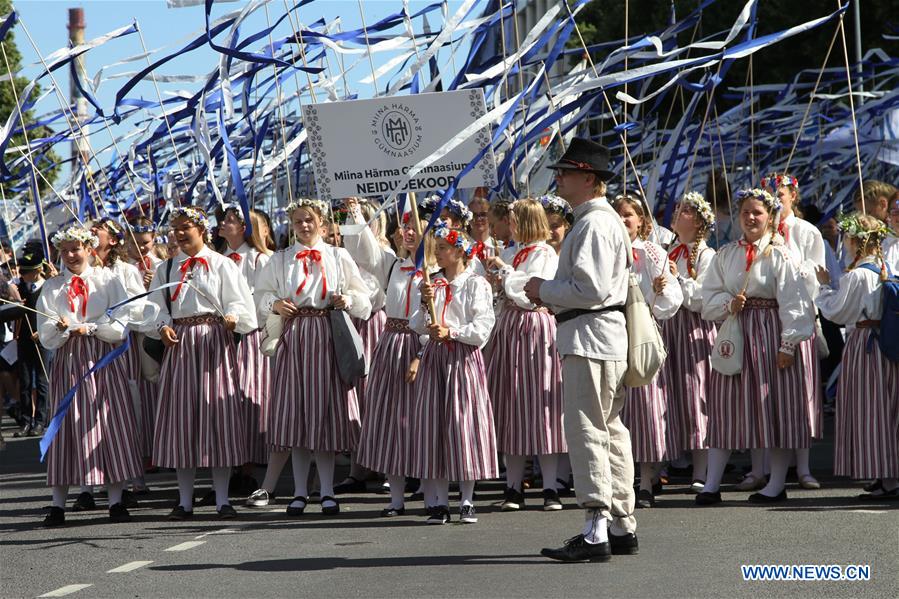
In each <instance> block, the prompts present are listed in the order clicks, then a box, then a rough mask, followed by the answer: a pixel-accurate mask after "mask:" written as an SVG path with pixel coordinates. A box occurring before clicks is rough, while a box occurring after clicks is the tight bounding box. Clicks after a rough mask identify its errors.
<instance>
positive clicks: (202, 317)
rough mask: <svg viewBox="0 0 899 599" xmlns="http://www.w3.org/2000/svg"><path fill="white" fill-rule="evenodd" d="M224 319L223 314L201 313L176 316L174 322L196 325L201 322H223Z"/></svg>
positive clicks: (190, 325) (183, 324)
mask: <svg viewBox="0 0 899 599" xmlns="http://www.w3.org/2000/svg"><path fill="white" fill-rule="evenodd" d="M223 322H224V321H223V320H222V317H221V316H216V315H214V314H199V315H197V316H188V317H186V318H175V319H173V320H172V323H173V324H177V325H182V326H188V327H195V326H198V325H201V324H221V323H223Z"/></svg>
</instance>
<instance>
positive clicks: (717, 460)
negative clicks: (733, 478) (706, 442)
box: [702, 448, 730, 493]
mask: <svg viewBox="0 0 899 599" xmlns="http://www.w3.org/2000/svg"><path fill="white" fill-rule="evenodd" d="M729 459H730V450H729V449H717V448H711V449H709V456H708V461H709V464H708V469H707V470H708V471H707V472H706V478H705V486H704V487H703V488H702V492H703V493H717V492H718V491H719V490H720V489H721V479H722V478H724V469H725V468H726V467H727V461H728V460H729Z"/></svg>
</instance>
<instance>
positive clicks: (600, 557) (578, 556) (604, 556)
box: [540, 535, 612, 562]
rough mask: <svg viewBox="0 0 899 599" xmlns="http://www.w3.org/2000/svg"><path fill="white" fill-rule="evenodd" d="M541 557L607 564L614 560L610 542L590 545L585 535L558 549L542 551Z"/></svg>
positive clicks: (562, 560)
mask: <svg viewBox="0 0 899 599" xmlns="http://www.w3.org/2000/svg"><path fill="white" fill-rule="evenodd" d="M540 555H542V556H543V557H548V558H550V559H554V560H558V561H560V562H607V561H609V560H610V559H612V548H611V546H610V545H609V543H608V542H605V543H596V544H593V543H588V542H587V541H586V540H585V539H584V535H578V536H576V537H572V538H570V539H568V540H567V541H565V545H564V546H562V547H560V548H558V549H546V548H544V549H541V550H540Z"/></svg>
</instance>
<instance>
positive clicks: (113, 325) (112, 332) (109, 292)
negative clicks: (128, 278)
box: [94, 269, 143, 343]
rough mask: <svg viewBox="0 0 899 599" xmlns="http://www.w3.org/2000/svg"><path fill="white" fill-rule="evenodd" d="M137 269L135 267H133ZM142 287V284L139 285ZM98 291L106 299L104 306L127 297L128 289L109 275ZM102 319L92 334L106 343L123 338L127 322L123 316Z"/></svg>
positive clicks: (116, 341) (116, 278)
mask: <svg viewBox="0 0 899 599" xmlns="http://www.w3.org/2000/svg"><path fill="white" fill-rule="evenodd" d="M135 270H137V269H135ZM141 287H143V285H141ZM99 293H102V294H103V295H104V296H105V297H106V299H107V304H106V306H107V307H109V306H113V305H115V304H117V303H119V302H121V301H123V300H125V299H127V298H128V297H129V291H128V290H126V289H125V283H124V282H123V281H122V280H121V279H120V278H118V277H116V276H110V277H109V278H107V279H106V280H105V281H104V283H103V288H102V289H101V290H99ZM102 320H103V321H104V322H102V323H98V324H97V328H96V330H95V331H94V335H95V336H96V337H97V338H98V339H100V340H102V341H106V342H107V343H118V342H119V341H122V340H123V339H125V335H126V334H127V333H126V325H127V324H128V322H127V320H126V319H124V318H121V317H120V318H116V319H112V318H106V317H103V318H102Z"/></svg>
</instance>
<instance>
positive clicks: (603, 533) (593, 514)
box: [584, 510, 609, 545]
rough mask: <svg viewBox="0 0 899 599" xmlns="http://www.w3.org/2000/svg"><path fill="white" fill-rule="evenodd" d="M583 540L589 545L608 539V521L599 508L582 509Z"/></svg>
mask: <svg viewBox="0 0 899 599" xmlns="http://www.w3.org/2000/svg"><path fill="white" fill-rule="evenodd" d="M584 512H585V514H584V515H585V516H586V517H585V519H584V540H585V541H587V542H588V543H590V544H591V545H596V544H597V543H605V542H606V541H608V540H609V530H608V527H609V525H608V523H607V522H606V519H605V518H603V516H602V512H600V511H599V510H584Z"/></svg>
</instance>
